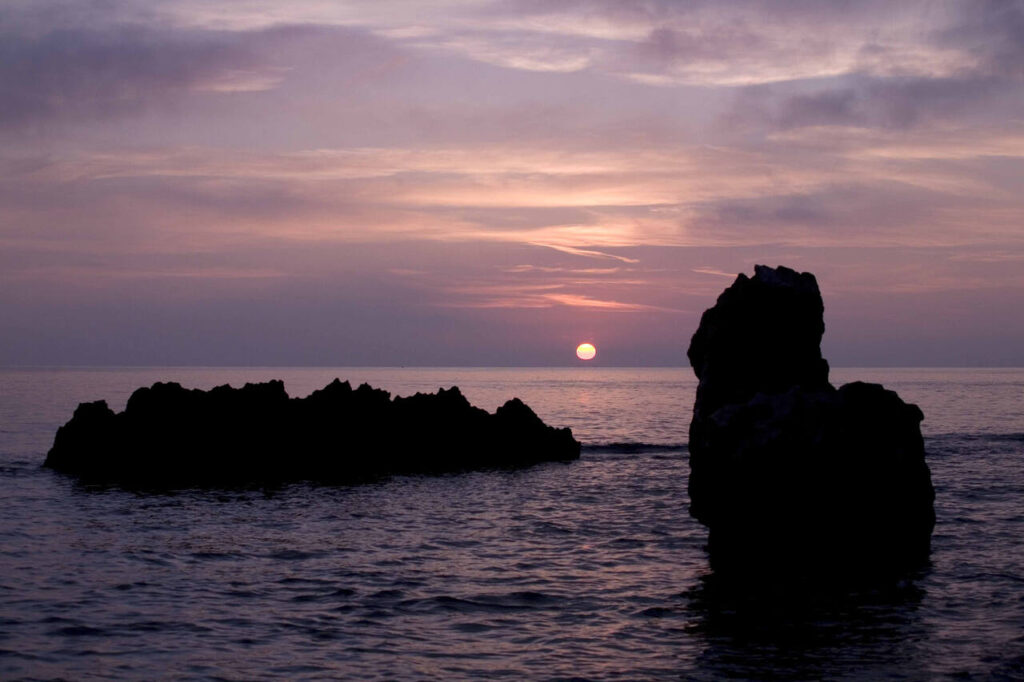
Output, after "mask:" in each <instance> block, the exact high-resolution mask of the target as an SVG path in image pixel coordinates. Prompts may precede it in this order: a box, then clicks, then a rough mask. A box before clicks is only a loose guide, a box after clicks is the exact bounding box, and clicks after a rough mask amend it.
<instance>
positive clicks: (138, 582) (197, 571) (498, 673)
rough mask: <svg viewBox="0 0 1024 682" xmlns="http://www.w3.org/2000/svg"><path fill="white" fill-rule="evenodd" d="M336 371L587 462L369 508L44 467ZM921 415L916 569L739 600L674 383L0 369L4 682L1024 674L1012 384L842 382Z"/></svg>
mask: <svg viewBox="0 0 1024 682" xmlns="http://www.w3.org/2000/svg"><path fill="white" fill-rule="evenodd" d="M335 376H337V377H340V378H342V379H349V380H351V381H353V382H354V383H358V382H362V381H368V382H370V383H372V384H373V385H374V386H379V387H382V388H386V389H388V390H390V391H392V392H394V393H398V394H402V395H406V394H410V393H414V392H416V391H433V390H436V389H437V388H438V387H439V386H446V387H447V386H450V385H453V384H455V385H458V386H460V387H461V388H462V389H463V392H464V393H465V394H466V395H467V397H468V398H469V399H470V400H471V401H472V402H473V403H475V404H477V405H479V406H481V407H485V408H487V409H489V410H493V409H494V408H495V407H497V406H498V405H499V404H501V403H502V402H504V401H505V400H506V399H507V398H510V397H512V396H519V397H521V398H522V399H523V400H525V401H526V402H527V403H528V404H529V405H531V406H532V407H533V408H534V409H535V410H536V411H537V413H538V414H540V416H541V417H542V418H543V419H544V420H545V421H547V422H548V423H549V424H552V425H555V426H570V427H572V429H573V432H574V433H575V434H576V436H577V437H578V438H579V439H580V440H581V441H583V442H584V444H585V447H584V452H583V457H582V459H581V460H580V461H578V462H575V463H572V464H550V465H542V466H537V467H534V468H531V469H527V470H523V471H516V472H482V473H466V474H458V475H448V476H440V477H420V476H407V477H395V478H392V479H390V480H386V481H383V482H379V483H373V484H365V485H357V486H347V487H346V486H316V485H310V484H294V485H288V486H285V487H282V488H279V489H274V490H181V491H176V492H173V493H165V494H141V493H136V492H130V491H123V490H116V489H114V490H111V489H106V490H100V489H89V488H86V487H83V486H80V485H78V484H76V483H75V481H73V480H71V479H69V478H67V477H64V476H62V475H59V474H55V473H53V472H50V471H48V470H43V469H40V464H41V463H42V461H43V458H44V456H45V454H46V451H47V450H48V448H49V446H50V445H51V443H52V441H53V434H54V432H55V430H56V429H57V427H58V426H60V425H61V424H63V423H64V422H65V421H67V419H68V418H69V417H70V416H71V413H72V411H73V410H74V408H75V406H76V405H77V403H78V402H80V401H85V400H96V399H101V398H102V399H106V400H107V401H108V402H109V403H110V404H111V406H112V407H114V408H115V409H118V410H120V409H123V407H124V404H125V401H126V400H127V398H128V396H129V394H130V393H131V391H132V390H133V389H134V388H136V387H138V386H142V385H148V384H150V383H152V382H154V381H157V380H164V381H166V380H173V381H178V382H181V383H182V384H184V385H187V386H192V387H201V388H209V387H212V386H214V385H217V384H222V383H231V384H233V385H240V384H241V383H244V382H246V381H257V380H266V379H272V378H277V379H283V380H284V381H285V385H286V387H287V389H288V391H289V393H290V394H291V395H306V394H308V393H309V392H311V391H312V390H314V389H316V388H319V387H322V386H323V385H325V384H326V383H327V382H328V381H329V380H331V379H333V378H334V377H335ZM832 379H833V382H834V383H837V384H838V383H842V382H845V381H850V380H853V379H863V380H868V381H877V382H881V383H884V384H886V385H887V386H888V387H889V388H893V389H895V390H897V391H899V393H900V394H901V395H902V396H903V398H904V399H905V400H908V401H911V402H916V403H917V404H919V405H920V406H921V408H922V409H923V410H924V413H925V417H926V420H925V422H924V424H923V429H924V433H925V436H926V447H927V451H928V462H929V464H930V466H931V470H932V478H933V481H934V483H935V487H936V491H937V500H936V511H937V514H938V523H937V526H936V528H935V534H934V537H933V553H932V564H931V566H930V567H929V568H927V569H926V570H924V571H922V573H921V574H920V575H917V576H916V577H915V579H914V580H912V581H908V582H906V583H905V584H903V585H900V586H898V587H897V588H894V589H890V590H885V591H875V592H860V593H851V594H846V595H839V596H836V595H831V596H829V597H823V596H817V597H815V596H812V597H808V598H795V597H794V596H793V595H751V594H744V595H737V594H732V593H730V592H729V591H728V590H723V589H722V587H721V586H720V585H718V584H717V583H716V582H715V580H714V577H713V575H710V573H709V569H708V566H707V558H706V556H705V553H704V550H703V543H704V542H705V538H706V532H705V529H704V528H703V527H701V526H700V525H698V524H697V523H696V522H695V521H693V520H692V519H691V518H690V517H689V516H688V515H687V496H686V475H687V465H686V447H685V442H686V431H687V427H688V423H689V412H690V410H691V408H692V400H693V392H694V388H695V382H694V379H693V376H692V374H691V373H690V372H689V370H684V369H600V368H593V367H586V368H578V369H365V368H335V369H288V368H248V369H206V368H204V369H181V368H174V369H164V368H153V369H137V368H133V369H95V370H91V369H74V370H65V369H61V370H36V369H32V370H0V499H2V500H3V507H2V509H3V512H2V518H0V678H3V679H53V678H63V679H73V680H86V679H111V678H117V679H185V678H200V679H204V678H214V679H230V680H235V679H237V680H254V679H280V678H286V679H327V678H344V679H379V680H387V679H442V678H445V679H450V678H455V679H468V678H476V679H495V678H505V679H512V680H520V679H532V680H556V679H563V680H568V679H624V680H638V679H639V680H642V679H699V680H719V679H737V678H739V679H792V680H811V679H854V680H876V679H911V680H918V679H922V680H926V679H943V678H952V677H956V678H957V679H985V680H989V679H1018V680H1019V679H1024V546H1022V542H1024V504H1022V503H1024V370H1020V369H999V370H977V369H970V370H933V369H921V370H919V369H891V370H890V369H886V370H871V369H864V370H852V369H837V370H833V373H832Z"/></svg>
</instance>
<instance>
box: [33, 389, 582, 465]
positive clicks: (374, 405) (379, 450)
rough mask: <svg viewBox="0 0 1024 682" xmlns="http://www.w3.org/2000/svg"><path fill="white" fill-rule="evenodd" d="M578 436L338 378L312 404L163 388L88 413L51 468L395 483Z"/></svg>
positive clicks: (564, 443)
mask: <svg viewBox="0 0 1024 682" xmlns="http://www.w3.org/2000/svg"><path fill="white" fill-rule="evenodd" d="M579 453H580V444H579V442H577V441H576V440H575V439H574V438H573V436H572V432H571V431H570V430H569V429H567V428H565V429H555V428H552V427H550V426H547V425H545V424H544V422H543V421H541V419H540V418H539V417H537V415H536V414H534V412H533V411H532V410H531V409H530V408H529V407H527V406H526V405H525V404H523V402H522V401H520V400H519V399H518V398H514V399H512V400H509V401H508V402H506V403H505V404H504V405H502V406H501V407H499V408H498V409H497V411H496V412H495V413H494V414H490V413H488V412H487V411H486V410H482V409H480V408H477V407H473V406H472V405H470V404H469V402H468V401H467V400H466V398H465V397H464V396H463V395H462V393H461V392H460V391H459V389H458V387H453V388H451V389H448V390H444V389H440V390H439V391H438V392H437V393H436V394H434V393H431V394H422V393H417V394H416V395H413V396H410V397H405V398H402V397H396V398H394V399H392V398H391V395H390V394H389V393H388V392H387V391H382V390H379V389H375V388H372V387H370V386H369V385H367V384H363V385H361V386H360V387H359V388H357V389H355V390H353V389H352V387H351V386H350V385H349V383H348V382H347V381H346V382H341V381H339V380H337V379H335V380H334V381H333V382H332V383H331V384H329V385H328V386H327V387H325V388H323V389H321V390H318V391H315V392H314V393H313V394H311V395H310V396H308V397H306V398H289V397H288V394H287V393H286V392H285V390H284V384H283V383H282V382H281V381H270V382H267V383H262V384H246V385H245V386H244V387H243V388H237V389H236V388H232V387H230V386H218V387H216V388H214V389H211V390H209V391H202V390H196V389H191V390H190V389H185V388H182V387H181V386H180V385H179V384H176V383H157V384H154V385H153V386H152V387H150V388H140V389H138V390H136V391H135V392H134V393H133V394H132V396H131V398H129V400H128V404H127V406H126V407H125V410H124V411H123V412H120V413H117V414H115V413H114V412H113V410H111V409H110V408H109V407H108V406H107V404H106V402H104V401H102V400H101V401H98V402H91V403H82V404H80V405H79V406H78V408H77V409H76V410H75V412H74V416H73V417H72V418H71V421H69V422H68V423H67V424H65V425H64V426H62V427H60V429H58V430H57V436H56V438H55V440H54V444H53V448H52V449H51V450H50V452H49V454H48V455H47V457H46V462H45V464H44V466H47V467H51V468H53V469H56V470H58V471H62V472H66V473H70V474H75V475H78V476H80V477H82V478H85V479H88V480H97V481H112V482H126V483H139V484H145V485H188V484H238V483H243V484H244V483H266V482H277V481H287V480H303V479H305V480H316V481H347V480H358V479H362V478H369V477H376V476H380V475H386V474H391V473H427V472H430V473H435V472H446V471H458V470H465V469H481V468H492V467H518V466H527V465H531V464H535V463H537V462H542V461H552V460H555V461H567V460H572V459H576V458H578V457H579Z"/></svg>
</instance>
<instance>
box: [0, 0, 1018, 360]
mask: <svg viewBox="0 0 1024 682" xmlns="http://www.w3.org/2000/svg"><path fill="white" fill-rule="evenodd" d="M759 263H763V264H767V265H773V266H774V265H786V266H789V267H792V268H795V269H797V270H801V271H810V272H813V273H814V274H815V275H816V276H817V278H818V282H819V285H820V286H821V289H822V294H823V297H824V300H825V309H826V312H825V322H826V333H825V340H824V343H823V351H824V353H825V355H826V357H827V358H829V360H830V361H831V363H832V364H833V365H834V366H900V365H903V366H1022V365H1024V1H1012V0H1011V1H998V0H964V1H961V2H946V1H942V0H934V1H929V2H913V1H907V2H899V3H892V2H889V1H888V0H885V1H882V0H878V1H875V0H863V1H842V2H828V3H824V2H817V1H812V0H778V1H776V0H694V1H693V2H682V1H678V0H643V1H637V2H631V1H629V0H592V1H586V0H506V1H502V2H495V1H491V0H460V1H456V0H438V1H437V2H429V1H413V0H372V1H371V0H365V1H360V2H345V1H334V0H290V1H289V2H287V3H284V2H278V1H276V0H230V1H228V0H57V1H51V0H3V2H2V3H0V365H6V366H13V365H324V366H345V365H382V366H399V365H407V366H463V365H478V366H489V365H500V366H547V365H553V366H560V365H569V366H571V365H575V364H579V363H581V362H582V361H578V360H577V359H576V357H575V353H574V350H575V348H576V345H577V344H578V343H580V342H583V341H590V342H592V343H594V345H595V346H596V347H597V353H598V355H597V358H596V359H595V360H592V361H590V362H591V363H595V364H603V365H624V366H632V365H654V366H680V365H686V362H687V361H686V356H685V351H686V347H687V345H688V343H689V339H690V336H691V335H692V334H693V332H694V331H695V330H696V327H697V324H698V321H699V318H700V314H701V312H702V311H703V310H704V309H705V308H708V307H710V306H711V305H713V303H714V300H715V298H716V297H717V295H718V294H719V293H720V291H721V290H722V289H723V288H724V287H726V286H728V285H729V284H730V283H731V281H732V280H733V279H734V278H735V276H736V274H737V273H739V272H746V273H748V274H752V272H753V266H754V265H755V264H759ZM772 331H773V330H770V329H766V330H764V333H765V334H771V333H772Z"/></svg>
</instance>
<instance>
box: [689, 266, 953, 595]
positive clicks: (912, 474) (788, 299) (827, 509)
mask: <svg viewBox="0 0 1024 682" xmlns="http://www.w3.org/2000/svg"><path fill="white" fill-rule="evenodd" d="M823 312H824V306H823V304H822V300H821V294H820V293H819V291H818V284H817V281H816V280H815V278H814V276H813V275H811V274H809V273H797V272H795V271H793V270H790V269H789V268H785V267H778V268H774V269H773V268H770V267H766V266H763V265H758V266H756V267H755V274H754V276H753V277H752V278H749V277H747V276H746V275H743V274H741V275H739V276H738V277H737V279H736V281H735V282H734V283H733V284H732V286H730V287H729V288H728V289H726V290H725V291H724V292H723V293H722V294H721V295H720V296H719V298H718V301H717V303H716V304H715V306H714V307H713V308H710V309H708V310H707V311H705V312H704V315H703V316H702V317H701V321H700V327H699V328H698V329H697V332H696V333H695V334H694V335H693V340H692V341H691V343H690V348H689V351H688V355H689V358H690V364H691V365H692V366H693V369H694V372H695V373H696V375H697V378H698V379H699V384H698V387H697V398H696V401H695V404H694V410H693V420H692V422H691V424H690V443H689V449H690V479H689V493H690V513H691V514H692V515H693V516H694V517H695V518H697V520H699V521H700V522H701V523H703V524H704V525H706V526H708V529H709V537H708V549H709V552H710V555H711V560H712V564H713V565H714V566H715V567H716V569H717V568H721V569H723V570H733V569H736V570H748V569H749V570H751V571H769V572H771V571H772V569H778V570H779V571H782V572H785V573H790V574H793V575H807V574H813V573H815V572H818V571H828V572H829V573H834V572H835V571H842V572H848V573H856V574H864V575H868V574H875V573H878V572H885V573H888V572H891V571H892V570H903V569H905V568H908V567H911V566H915V565H918V564H920V563H921V562H923V561H924V560H925V559H926V558H927V556H928V551H929V544H930V538H931V532H932V528H933V526H934V524H935V513H934V511H933V500H934V491H933V488H932V484H931V476H930V473H929V471H928V466H927V465H926V464H925V459H924V442H923V440H922V438H921V430H920V422H921V420H922V419H923V415H922V413H921V410H920V409H918V407H917V406H916V405H910V404H907V403H905V402H903V401H902V400H901V399H900V397H899V396H898V395H897V394H896V393H894V392H893V391H888V390H886V389H884V388H883V387H882V386H880V385H878V384H866V383H861V382H856V383H852V384H847V385H845V386H842V387H841V388H839V389H836V388H834V387H833V386H832V385H831V384H830V383H829V381H828V371H829V370H828V364H827V363H826V361H825V360H824V359H823V358H822V356H821V349H820V343H821V337H822V334H823V333H824V330H825V325H824V321H823Z"/></svg>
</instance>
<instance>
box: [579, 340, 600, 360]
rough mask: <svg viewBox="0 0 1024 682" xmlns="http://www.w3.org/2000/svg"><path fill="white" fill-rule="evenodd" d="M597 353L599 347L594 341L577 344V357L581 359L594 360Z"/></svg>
mask: <svg viewBox="0 0 1024 682" xmlns="http://www.w3.org/2000/svg"><path fill="white" fill-rule="evenodd" d="M595 355H597V349H596V348H594V344H592V343H581V344H580V345H578V346H576V357H578V358H579V359H580V360H593V359H594V356H595Z"/></svg>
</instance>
